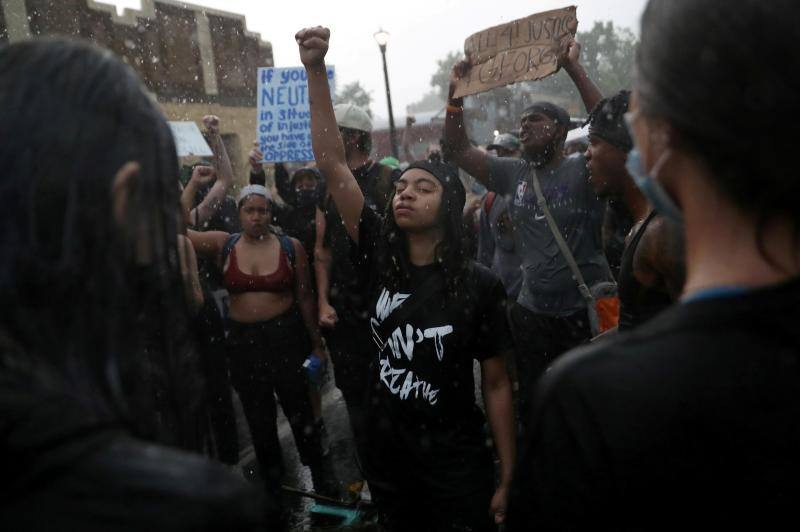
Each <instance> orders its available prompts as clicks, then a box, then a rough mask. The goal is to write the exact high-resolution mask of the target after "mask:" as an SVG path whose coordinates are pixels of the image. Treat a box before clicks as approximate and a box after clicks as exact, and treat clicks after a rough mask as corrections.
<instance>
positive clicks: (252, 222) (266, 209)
mask: <svg viewBox="0 0 800 532" xmlns="http://www.w3.org/2000/svg"><path fill="white" fill-rule="evenodd" d="M238 209H239V218H240V222H241V225H242V232H241V233H239V234H234V235H231V234H229V233H225V232H222V231H207V232H196V231H192V230H189V231H188V237H189V239H190V240H191V241H192V244H193V245H194V247H195V249H196V251H197V253H199V254H202V255H206V256H210V257H214V258H216V259H217V261H218V264H219V266H220V267H221V268H222V271H223V284H224V286H225V287H226V288H227V289H228V291H229V292H230V309H229V318H230V322H229V328H230V331H229V335H228V339H227V343H228V359H229V364H230V371H231V381H232V383H233V386H234V388H236V391H237V393H238V394H239V398H240V399H241V401H242V405H243V407H244V411H245V416H246V417H247V423H248V425H249V426H250V433H251V435H252V437H253V446H254V448H255V452H256V458H257V459H258V462H259V470H260V472H261V476H262V478H263V479H264V481H265V483H266V486H267V490H268V491H270V492H271V494H272V495H278V492H279V490H280V481H281V476H282V474H283V464H282V461H281V450H280V444H279V440H278V433H277V424H276V406H275V400H274V397H273V392H275V393H277V395H278V398H279V399H280V402H281V406H282V407H283V410H284V412H285V413H286V416H287V418H288V419H289V423H290V425H291V427H292V432H293V433H294V439H295V443H296V445H297V450H298V451H299V454H300V458H301V460H302V461H303V463H304V464H305V465H307V466H309V467H310V469H311V476H312V479H313V481H314V485H315V488H316V489H317V491H330V490H331V488H332V486H331V485H330V484H329V482H328V478H327V475H326V474H325V473H324V472H323V458H322V451H321V445H320V440H319V432H318V430H317V429H316V427H315V424H314V417H313V414H312V411H311V404H310V401H309V397H308V380H307V376H306V373H305V370H304V368H303V362H304V361H305V359H306V357H307V356H308V355H309V353H311V354H314V355H316V356H317V357H319V358H320V359H321V360H323V361H326V360H327V352H326V350H325V348H324V346H323V343H322V337H321V336H320V332H319V327H318V325H317V319H316V316H317V309H316V302H315V300H314V297H313V295H312V294H313V292H312V288H311V280H310V275H309V267H308V259H307V257H306V253H305V251H304V249H303V246H302V245H301V244H300V242H299V241H298V240H296V239H294V238H289V237H286V236H283V235H278V234H277V233H275V232H274V231H273V230H272V228H271V226H270V220H271V209H272V197H271V194H270V193H269V191H268V190H267V189H266V188H265V187H263V186H261V185H249V186H247V187H245V188H244V189H242V192H241V193H240V195H239V201H238Z"/></svg>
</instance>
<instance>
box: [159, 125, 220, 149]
mask: <svg viewBox="0 0 800 532" xmlns="http://www.w3.org/2000/svg"><path fill="white" fill-rule="evenodd" d="M169 127H170V128H171V129H172V137H173V138H174V139H175V147H176V148H177V149H178V157H189V156H197V157H210V156H211V155H213V153H212V152H211V148H210V147H209V146H208V143H207V142H206V139H205V138H203V134H202V133H200V128H199V127H197V124H195V123H194V122H170V123H169Z"/></svg>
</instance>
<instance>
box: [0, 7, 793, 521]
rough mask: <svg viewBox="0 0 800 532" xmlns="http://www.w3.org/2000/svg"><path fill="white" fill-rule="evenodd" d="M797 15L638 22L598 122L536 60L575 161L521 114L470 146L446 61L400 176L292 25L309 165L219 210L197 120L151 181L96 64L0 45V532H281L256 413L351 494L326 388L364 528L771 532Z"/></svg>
mask: <svg viewBox="0 0 800 532" xmlns="http://www.w3.org/2000/svg"><path fill="white" fill-rule="evenodd" d="M791 13H794V14H795V15H791ZM798 15H800V13H798V7H797V5H795V4H794V3H793V2H790V1H789V0H776V1H774V2H769V3H765V2H755V1H754V0H746V1H742V2H738V3H736V5H735V7H734V6H732V5H730V4H729V3H727V2H723V1H722V0H649V2H648V4H647V7H646V9H645V11H644V14H643V16H642V19H641V39H640V42H639V44H638V50H637V55H636V73H637V76H636V83H635V86H633V87H630V88H629V89H626V90H622V91H619V92H616V93H614V94H605V95H604V94H602V93H601V92H600V90H599V89H598V88H597V86H596V84H595V83H594V81H593V80H592V79H590V77H589V76H588V75H587V72H586V70H585V69H584V68H583V66H582V64H581V59H580V58H581V46H580V44H579V43H578V42H576V41H575V39H574V38H571V37H567V38H565V39H564V40H563V42H562V43H561V49H560V51H559V54H558V58H557V61H558V66H559V67H560V68H561V69H563V70H564V71H565V72H566V73H567V74H568V75H569V77H570V78H571V79H572V81H573V82H574V85H575V88H576V90H577V92H578V93H579V94H580V96H581V98H582V100H583V103H584V106H585V108H586V111H587V112H588V119H587V125H588V147H587V148H586V149H585V151H577V152H576V151H575V150H574V149H573V148H572V147H568V146H566V145H565V144H566V139H567V133H568V131H569V130H570V124H571V119H570V118H571V117H570V115H569V113H568V112H567V111H566V110H565V109H563V108H562V107H560V106H558V105H556V104H554V103H552V102H549V101H535V102H532V103H531V104H530V105H529V106H528V107H527V108H526V109H525V110H524V111H523V112H522V113H521V115H520V116H519V130H517V131H506V132H501V133H500V134H498V135H497V136H496V138H494V139H493V141H492V142H491V143H489V144H488V145H485V146H480V145H477V144H476V143H474V142H473V139H470V136H469V128H468V127H467V124H466V123H465V120H464V100H463V98H456V97H454V93H455V90H454V89H455V85H456V84H457V82H458V81H459V80H460V79H461V78H462V77H463V76H465V75H467V72H468V71H469V69H470V68H471V66H472V65H470V63H469V62H468V61H467V60H465V61H462V62H460V63H458V64H456V65H455V66H454V67H453V69H452V72H451V78H450V82H451V88H450V92H449V95H448V99H447V103H446V106H447V107H446V118H445V123H444V127H443V131H442V136H441V141H440V143H439V144H436V145H430V146H429V147H428V148H427V150H426V152H425V153H424V155H423V154H420V157H419V158H418V157H417V156H416V155H415V154H414V151H413V149H412V148H411V147H410V142H409V139H408V138H407V136H406V138H405V139H404V150H403V151H404V158H405V159H406V160H405V161H403V162H402V163H401V162H400V161H397V160H395V159H391V158H387V159H383V160H381V161H378V160H377V159H378V158H377V157H376V156H374V154H373V149H372V141H371V133H372V120H371V118H370V116H369V114H368V113H366V112H365V110H364V109H361V108H359V107H357V106H355V105H352V104H338V105H334V104H333V102H332V99H331V95H330V93H329V84H328V79H327V75H326V65H325V57H326V54H327V52H328V48H329V45H330V46H335V42H336V40H335V39H336V33H335V28H334V29H333V32H332V31H331V30H328V29H327V28H323V27H319V26H317V27H310V28H306V29H303V30H300V31H299V32H298V33H297V34H296V37H295V38H296V42H297V46H298V53H299V59H300V61H301V62H302V64H303V65H304V67H305V69H306V72H307V79H308V93H309V96H310V101H311V105H310V112H311V134H312V140H313V153H314V157H315V162H314V163H310V164H308V165H305V166H301V167H297V166H295V167H291V166H287V165H283V164H276V165H270V167H269V168H265V165H264V164H262V159H263V157H262V154H261V153H260V152H259V151H258V148H257V146H256V147H254V148H252V150H251V151H250V153H249V162H250V168H249V172H248V180H249V181H248V183H247V184H245V185H243V186H241V187H238V190H237V191H236V195H234V188H235V187H234V181H235V178H234V171H233V168H232V165H231V162H230V159H229V156H228V153H227V152H226V147H225V144H224V142H223V141H222V137H221V135H220V128H221V124H220V122H221V121H220V119H219V118H218V117H216V116H213V115H208V116H206V117H205V118H204V119H203V126H204V130H205V136H206V138H207V140H208V143H209V146H210V147H211V150H212V153H213V155H212V156H211V157H210V158H209V159H207V160H201V161H198V162H194V163H193V164H191V165H189V164H186V165H184V166H181V165H180V162H179V160H178V158H177V157H176V151H175V145H174V141H173V138H172V135H171V133H170V130H169V127H168V125H167V123H166V121H165V119H164V117H163V115H162V113H161V112H160V111H159V109H158V107H157V104H156V103H154V101H153V100H152V99H151V98H150V97H149V96H148V94H147V92H146V90H145V89H144V87H143V85H142V84H141V82H140V81H139V80H138V79H137V77H136V75H135V74H134V73H133V71H132V70H131V69H130V68H129V67H128V66H126V65H125V64H124V63H123V62H121V61H120V60H119V59H117V58H116V57H114V56H113V54H111V53H110V52H107V51H104V50H101V49H99V48H96V47H94V46H92V45H90V44H87V43H81V42H77V41H66V40H31V41H27V42H23V43H18V44H13V45H6V46H3V47H2V48H0V102H2V104H3V107H4V108H5V109H6V110H7V113H6V116H5V117H4V119H3V120H2V121H0V129H1V130H2V133H3V135H2V138H4V139H5V142H4V143H3V146H2V147H0V164H2V168H3V169H4V173H3V177H2V178H0V190H2V198H3V201H4V204H5V206H6V208H5V209H3V210H2V211H0V242H2V248H3V254H2V256H0V294H2V301H3V305H2V306H1V307H0V308H1V309H2V310H0V409H1V411H2V416H0V432H2V434H3V438H2V445H3V450H4V452H3V456H4V457H5V458H4V468H3V471H4V472H5V473H6V481H5V486H6V487H5V488H4V489H3V495H4V497H3V500H4V502H3V503H2V504H1V505H0V523H4V525H7V526H8V527H9V529H36V530H38V529H44V528H53V527H57V528H65V529H80V530H94V529H96V530H115V529H124V530H141V529H150V530H264V529H266V530H281V529H285V528H286V527H287V515H286V512H287V509H286V505H285V495H284V494H283V493H282V484H283V483H284V477H285V476H286V468H285V466H284V464H283V459H282V449H281V441H280V438H279V430H278V404H280V407H281V409H282V410H283V412H284V413H285V415H286V419H287V420H288V424H289V426H290V428H291V433H292V436H293V440H294V444H295V446H296V448H297V451H298V454H299V456H300V460H301V462H302V464H303V465H305V466H308V468H309V471H310V477H311V479H312V483H313V487H314V490H315V492H316V493H317V494H319V495H323V496H325V497H327V498H328V499H327V500H331V501H334V500H342V499H345V498H346V497H347V496H354V497H355V496H358V495H356V494H354V493H353V492H351V491H349V490H348V489H347V487H346V486H344V484H343V482H342V479H338V478H337V476H336V470H335V469H336V468H335V467H333V465H334V464H332V460H333V453H331V452H330V449H329V448H330V440H331V439H335V438H337V437H340V435H338V434H336V433H335V431H336V430H337V428H336V427H327V426H326V423H325V419H324V418H323V415H322V413H323V412H322V391H321V390H322V387H323V384H324V383H325V382H326V379H330V378H331V377H332V378H333V383H334V385H335V387H336V388H338V389H339V390H340V391H341V396H342V400H343V402H344V405H345V408H346V412H347V414H348V416H347V418H348V420H349V424H350V427H349V429H351V432H352V435H353V440H354V446H353V447H354V449H353V452H352V453H351V454H350V455H348V456H347V457H346V458H344V459H347V460H349V461H351V462H352V467H353V468H354V469H356V470H357V471H358V472H359V475H360V476H361V477H362V479H363V480H364V481H365V485H366V488H365V489H364V490H363V493H364V494H366V493H368V494H369V498H370V500H371V502H372V503H373V504H374V506H375V508H376V509H377V526H378V527H380V529H381V530H387V531H407V530H431V531H468V530H470V531H490V530H496V529H497V527H498V525H502V526H505V527H506V529H508V530H578V529H619V530H643V529H676V528H712V527H713V528H715V529H717V528H723V527H725V528H730V527H741V526H748V527H758V528H773V527H775V526H778V525H781V526H785V525H784V524H785V523H791V522H793V517H794V512H793V509H794V501H795V499H796V498H797V496H798V494H799V493H798V492H800V490H798V489H797V487H796V479H797V478H798V476H799V475H800V459H798V458H797V457H796V456H795V454H796V453H795V450H796V448H797V446H798V445H800V369H799V368H800V360H798V357H800V336H798V333H797V327H796V325H795V323H794V320H795V319H797V318H800V316H798V310H797V302H798V301H800V208H798V207H797V204H796V203H797V199H796V198H797V196H798V195H800V186H799V185H798V183H800V181H798V179H796V178H795V177H792V176H793V175H794V173H793V170H792V168H793V165H792V163H791V162H790V158H789V157H788V154H789V153H790V150H791V146H790V144H791V143H792V142H793V140H794V139H793V137H792V136H791V135H789V134H788V133H787V132H785V131H784V130H783V129H782V123H783V122H782V119H781V117H783V116H787V117H790V116H793V115H794V114H795V113H797V112H800V85H799V84H798V81H797V78H796V76H794V75H793V68H792V67H793V66H798V65H800V52H798V51H797V50H796V48H795V47H793V46H792V45H791V42H792V41H791V34H792V33H791V29H792V28H791V24H792V23H793V22H794V20H797V19H795V18H794V17H795V16H798ZM42 79H47V80H48V83H42ZM412 124H413V120H412V119H409V120H408V122H407V129H408V128H410V126H411V125H412ZM268 174H272V176H270V177H268ZM465 176H471V179H474V180H475V181H477V182H478V183H480V184H481V185H482V187H479V186H475V187H472V186H471V187H469V190H468V187H465V182H467V180H466V179H465ZM484 187H485V189H484ZM476 191H478V192H479V194H475V193H474V192H476ZM234 392H235V393H234ZM237 398H238V399H237ZM237 402H238V403H240V405H241V410H242V412H243V416H244V419H245V420H246V424H247V427H246V428H247V429H248V430H249V434H250V439H251V440H252V445H253V450H254V452H255V457H256V460H257V462H258V475H257V476H258V477H259V479H260V481H257V482H251V481H248V480H245V478H244V477H243V476H242V474H241V470H240V468H239V463H240V441H239V435H240V430H239V429H240V428H244V427H237V413H236V412H237V407H236V403H237ZM339 459H342V457H341V456H339ZM359 486H361V483H359Z"/></svg>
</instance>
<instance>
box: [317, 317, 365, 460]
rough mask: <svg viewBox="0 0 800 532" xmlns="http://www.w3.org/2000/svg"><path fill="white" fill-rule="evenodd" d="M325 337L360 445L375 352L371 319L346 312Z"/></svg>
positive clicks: (334, 372) (338, 384) (335, 373)
mask: <svg viewBox="0 0 800 532" xmlns="http://www.w3.org/2000/svg"><path fill="white" fill-rule="evenodd" d="M325 341H326V342H327V344H328V351H329V353H330V355H331V359H332V360H333V375H334V378H335V379H336V387H337V388H339V390H340V391H341V392H342V397H343V398H344V402H345V404H346V405H347V413H348V414H349V416H350V424H351V426H352V429H353V434H354V436H355V438H356V445H358V444H359V441H360V437H359V435H360V434H361V431H362V428H361V426H362V424H363V419H364V415H363V408H364V402H365V397H366V395H365V393H366V386H367V372H368V366H369V361H370V357H371V355H372V353H374V352H375V347H374V343H373V341H372V336H371V334H370V332H369V322H368V321H366V320H362V319H359V318H358V317H357V316H355V315H353V314H350V313H347V312H342V314H341V315H340V316H339V322H338V323H337V324H336V327H335V328H333V329H330V330H327V331H326V332H325Z"/></svg>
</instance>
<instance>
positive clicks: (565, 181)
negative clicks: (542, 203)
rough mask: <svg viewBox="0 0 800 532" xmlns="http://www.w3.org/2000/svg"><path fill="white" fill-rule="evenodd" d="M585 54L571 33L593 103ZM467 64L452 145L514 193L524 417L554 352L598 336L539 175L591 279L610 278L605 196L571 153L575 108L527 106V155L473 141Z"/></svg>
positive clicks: (523, 129) (574, 73)
mask: <svg viewBox="0 0 800 532" xmlns="http://www.w3.org/2000/svg"><path fill="white" fill-rule="evenodd" d="M579 55H580V46H579V45H578V43H577V42H575V41H574V40H573V39H571V38H570V39H568V40H566V41H565V42H564V45H563V47H562V51H561V53H560V55H559V66H561V67H562V68H564V70H566V71H567V73H568V74H569V75H570V77H571V78H572V80H573V81H574V82H575V85H576V86H577V88H578V90H579V92H580V94H581V97H582V98H583V101H584V103H585V105H586V108H587V110H589V109H592V108H593V107H594V106H595V105H596V103H597V102H598V101H599V100H600V99H601V97H602V96H601V94H600V92H599V91H598V89H597V87H595V85H594V84H593V83H592V81H591V80H590V79H589V78H588V76H587V75H586V71H585V70H584V69H583V67H582V66H581V64H580V62H579V60H578V58H579ZM468 67H469V64H468V63H466V62H464V61H462V62H460V63H457V64H456V65H455V66H454V67H453V71H452V73H451V77H450V98H449V100H448V105H447V118H446V120H445V148H446V149H447V151H448V152H449V153H448V156H449V158H450V160H451V161H454V162H455V163H456V164H458V166H459V167H461V168H462V169H463V170H465V171H466V172H468V173H469V174H470V175H472V176H474V177H475V178H476V179H478V180H479V181H480V182H481V183H483V184H484V185H486V187H487V188H488V189H489V190H492V191H495V192H496V193H498V194H500V195H504V194H510V195H511V198H512V199H511V203H510V205H509V209H510V215H511V222H512V225H513V229H514V240H515V249H516V250H517V253H519V257H520V260H521V262H522V268H523V279H522V288H521V290H520V293H519V296H518V298H517V303H516V304H515V305H514V306H513V307H512V309H511V313H510V314H511V323H512V330H513V332H514V336H515V340H516V344H517V353H516V356H517V361H516V362H517V367H518V371H519V379H520V404H519V405H518V406H519V414H520V419H521V420H523V421H524V420H526V419H527V412H528V399H529V396H530V390H531V388H532V386H533V384H534V383H535V382H536V379H537V378H538V376H539V375H540V374H541V373H542V372H543V371H544V369H545V368H546V367H547V366H548V365H549V364H550V363H552V361H553V360H554V359H555V357H557V356H558V355H560V354H561V353H563V352H564V351H566V350H568V349H570V348H572V347H574V346H576V345H578V344H581V343H583V342H586V341H587V340H588V339H589V338H590V336H591V332H590V326H589V320H588V315H587V309H586V303H585V301H584V299H583V298H582V296H581V294H580V292H579V291H578V286H577V283H576V281H575V279H573V275H572V272H571V271H570V268H569V266H568V264H567V261H566V260H565V259H564V256H563V255H562V253H561V251H560V250H559V248H558V245H557V244H556V241H555V239H554V238H553V234H552V232H551V230H550V227H549V226H548V223H547V220H546V218H545V214H544V212H543V211H542V209H540V208H539V206H538V205H537V201H536V195H535V193H534V187H533V175H534V173H536V174H537V175H538V178H539V181H540V182H541V188H542V191H543V195H544V197H545V199H546V201H547V205H548V207H549V210H550V211H551V212H552V214H553V217H554V218H555V221H556V223H557V225H558V227H559V228H561V230H562V234H563V236H564V239H565V240H566V242H567V244H568V246H569V248H570V251H571V252H572V254H573V256H574V257H575V261H576V262H577V263H578V266H579V268H580V270H581V273H582V274H583V277H584V278H585V279H586V282H587V283H588V285H589V286H591V285H592V284H593V283H595V282H597V281H601V280H609V279H610V273H609V269H608V264H607V262H606V259H605V256H604V255H603V249H602V242H601V238H600V226H601V222H602V217H603V203H602V202H601V201H600V200H599V199H598V198H597V196H596V194H595V193H594V191H593V190H592V188H591V187H590V186H589V183H588V180H587V177H588V176H587V170H586V160H585V159H584V157H583V156H578V157H570V158H565V157H564V150H563V147H564V141H565V139H566V136H567V131H568V129H569V115H568V114H567V112H566V111H565V110H564V109H562V108H561V107H559V106H557V105H554V104H552V103H550V102H536V103H534V104H532V105H531V106H529V107H528V108H527V109H525V110H524V111H523V113H522V116H521V117H520V137H519V140H520V142H521V143H522V151H523V154H522V158H521V159H513V158H501V157H494V156H492V155H490V154H488V153H486V152H483V151H481V150H479V149H478V148H476V147H474V146H473V145H472V144H471V143H470V141H469V138H468V137H467V132H466V127H465V124H464V114H463V106H464V101H463V99H462V98H454V97H453V94H454V91H455V83H456V81H457V80H459V79H460V78H461V77H463V75H464V74H465V73H466V70H467V68H468ZM523 429H524V427H523Z"/></svg>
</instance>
